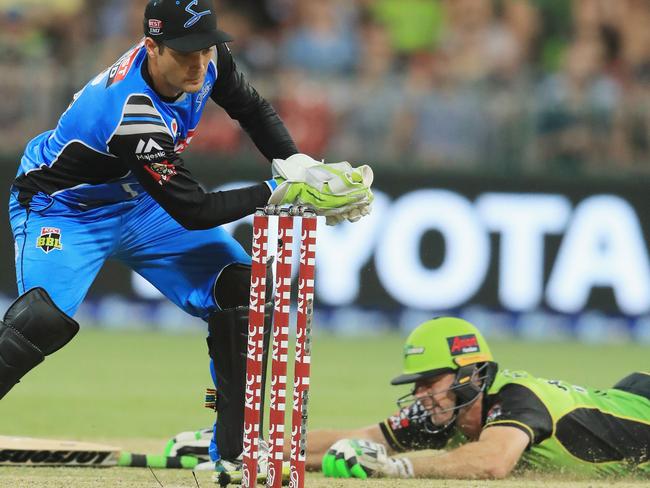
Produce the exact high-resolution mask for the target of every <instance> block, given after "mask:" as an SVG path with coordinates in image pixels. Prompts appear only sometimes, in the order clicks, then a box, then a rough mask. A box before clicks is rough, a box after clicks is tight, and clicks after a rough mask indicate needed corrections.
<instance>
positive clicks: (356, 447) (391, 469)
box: [322, 439, 413, 479]
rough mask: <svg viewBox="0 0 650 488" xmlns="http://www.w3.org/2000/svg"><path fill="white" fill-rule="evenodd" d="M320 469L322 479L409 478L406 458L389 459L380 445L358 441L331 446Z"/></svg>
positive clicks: (410, 469)
mask: <svg viewBox="0 0 650 488" xmlns="http://www.w3.org/2000/svg"><path fill="white" fill-rule="evenodd" d="M322 466H323V475H325V476H326V477H329V478H361V479H366V478H367V477H368V476H373V475H375V476H387V477H390V478H413V464H412V463H411V461H409V460H408V459H407V458H394V457H390V456H389V455H388V454H387V453H386V447H385V446H384V445H383V444H379V443H377V442H372V441H364V440H358V439H342V440H340V441H337V442H335V443H334V444H333V445H332V447H330V448H329V450H328V451H327V454H325V456H324V457H323V463H322Z"/></svg>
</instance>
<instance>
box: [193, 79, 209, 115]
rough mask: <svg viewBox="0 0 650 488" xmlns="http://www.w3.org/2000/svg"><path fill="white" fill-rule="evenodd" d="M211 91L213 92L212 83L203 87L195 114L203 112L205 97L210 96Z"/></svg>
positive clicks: (198, 96) (197, 99)
mask: <svg viewBox="0 0 650 488" xmlns="http://www.w3.org/2000/svg"><path fill="white" fill-rule="evenodd" d="M211 91H212V83H210V82H208V83H206V84H205V85H203V88H201V92H200V93H199V94H198V95H197V97H196V110H195V112H198V111H199V110H201V107H202V106H203V100H205V96H206V95H208V94H209V93H210V92H211Z"/></svg>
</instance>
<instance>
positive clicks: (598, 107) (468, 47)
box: [0, 0, 650, 175]
mask: <svg viewBox="0 0 650 488" xmlns="http://www.w3.org/2000/svg"><path fill="white" fill-rule="evenodd" d="M216 3H217V6H218V10H219V12H220V17H219V19H220V20H219V22H220V27H221V28H223V29H224V30H226V31H227V32H229V33H230V34H232V35H233V36H234V38H235V41H234V42H233V43H232V44H231V49H232V51H233V54H234V56H235V59H236V60H237V62H238V66H239V68H240V69H241V70H242V71H244V72H245V73H246V74H247V75H248V77H249V78H250V79H251V81H252V83H253V84H254V85H255V86H256V87H257V88H258V91H260V92H261V93H262V94H263V95H264V96H266V97H267V98H268V99H269V100H271V101H272V103H273V104H274V105H275V107H276V108H277V110H278V111H279V113H280V114H281V116H282V118H283V119H284V121H285V122H286V124H287V125H288V127H289V128H290V130H291V132H292V134H293V136H294V137H295V139H296V142H297V143H298V146H299V148H300V149H301V150H302V151H303V152H306V153H309V154H311V155H313V156H315V157H318V158H326V159H328V160H331V161H333V160H341V159H346V160H350V161H354V162H369V163H372V164H373V165H375V166H382V165H387V166H390V165H392V166H395V167H399V168H408V167H412V168H436V169H442V170H447V169H448V170H450V171H456V170H459V171H463V170H465V171H472V172H494V173H499V174H513V173H522V174H529V173H539V172H550V173H553V174H567V175H572V174H614V175H620V174H638V173H644V172H646V171H647V168H650V165H649V164H648V161H647V160H648V158H649V157H650V0H217V2H216ZM145 4H146V0H0V73H1V75H0V90H1V92H2V98H3V103H2V104H1V105H0V153H3V154H14V155H16V154H20V152H21V149H22V146H23V145H24V143H25V142H26V140H27V139H29V138H30V137H32V136H33V135H35V134H36V133H38V132H39V131H42V130H45V129H47V128H51V127H52V125H53V124H54V123H55V121H56V118H57V116H58V115H59V113H60V112H61V111H62V110H63V109H65V107H66V105H67V104H68V103H69V101H70V98H71V95H72V94H73V93H74V92H75V91H77V90H78V89H79V88H81V87H82V86H83V84H84V83H85V82H86V81H87V80H88V79H90V78H91V77H92V76H93V75H94V74H96V73H98V72H99V71H101V70H102V69H103V68H104V67H106V66H108V65H110V64H112V63H113V62H114V61H115V60H116V59H117V58H118V57H119V56H120V54H121V53H122V52H124V51H126V50H127V49H128V48H129V47H130V46H131V45H132V44H134V43H135V42H137V41H138V40H139V38H140V37H141V35H142V21H141V19H142V12H143V10H144V5H145ZM192 146H193V151H192V152H193V153H199V152H201V153H210V154H215V153H216V154H219V155H222V156H223V157H228V158H239V159H242V160H253V161H257V160H259V158H260V156H258V155H256V153H255V151H254V150H253V149H252V148H251V145H250V143H249V142H248V141H247V139H246V137H245V136H243V135H242V133H241V132H240V131H239V129H238V128H237V126H236V125H235V124H233V122H232V121H230V119H229V118H228V117H227V116H226V115H225V114H224V113H223V112H222V111H220V110H217V109H216V108H215V109H213V110H210V111H208V112H207V113H206V116H205V118H204V120H203V121H202V123H201V125H200V126H199V131H198V136H197V137H196V138H195V140H194V142H193V144H192Z"/></svg>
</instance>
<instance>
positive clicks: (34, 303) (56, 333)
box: [0, 288, 79, 398]
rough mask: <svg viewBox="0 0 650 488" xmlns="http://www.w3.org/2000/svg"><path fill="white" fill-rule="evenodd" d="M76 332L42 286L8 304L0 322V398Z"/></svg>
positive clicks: (75, 324)
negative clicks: (7, 308)
mask: <svg viewBox="0 0 650 488" xmlns="http://www.w3.org/2000/svg"><path fill="white" fill-rule="evenodd" d="M78 331H79V324H77V322H75V321H74V320H73V319H71V318H70V317H68V316H67V315H66V314H65V313H63V312H62V311H61V310H60V309H59V308H58V307H57V306H56V305H55V304H54V302H53V301H52V299H51V298H50V296H49V295H48V294H47V292H46V291H45V290H44V289H42V288H33V289H31V290H29V291H28V292H27V293H25V294H23V295H21V296H20V297H18V299H17V300H16V301H15V302H14V303H13V304H12V305H11V306H10V307H9V310H7V313H5V316H4V319H3V320H2V321H1V322H0V398H2V397H3V396H5V395H6V394H7V392H8V391H9V390H10V389H11V388H12V387H13V386H14V385H15V384H16V383H18V381H20V378H22V377H23V376H24V375H25V374H26V373H27V372H28V371H29V370H31V369H32V368H33V367H34V366H36V365H38V364H39V363H41V362H42V361H43V360H44V359H45V356H47V355H49V354H52V353H53V352H55V351H58V350H59V349H60V348H62V347H63V346H64V345H66V344H67V343H68V342H70V340H71V339H72V338H73V337H74V336H75V334H76V333H77V332H78Z"/></svg>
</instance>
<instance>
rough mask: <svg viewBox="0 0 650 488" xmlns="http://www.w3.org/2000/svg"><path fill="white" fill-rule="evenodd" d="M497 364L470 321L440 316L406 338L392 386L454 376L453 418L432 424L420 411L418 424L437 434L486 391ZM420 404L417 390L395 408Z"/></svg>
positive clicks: (449, 425)
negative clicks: (445, 375)
mask: <svg viewBox="0 0 650 488" xmlns="http://www.w3.org/2000/svg"><path fill="white" fill-rule="evenodd" d="M497 369H498V366H497V363H496V362H495V361H494V357H493V356H492V353H491V352H490V348H489V346H488V344H487V342H486V341H485V339H484V338H483V335H482V334H481V333H480V332H479V330H478V329H477V328H476V327H474V326H473V325H472V324H470V323H469V322H467V321H465V320H462V319H459V318H454V317H439V318H436V319H434V320H429V321H427V322H424V323H423V324H420V325H419V326H418V327H417V328H416V329H415V330H414V331H413V332H412V333H411V334H410V335H409V336H408V338H407V339H406V343H405V345H404V368H403V372H402V374H401V375H400V376H398V377H396V378H394V379H393V380H392V381H391V383H392V384H393V385H403V384H408V383H416V382H418V381H420V380H423V379H426V378H431V377H434V376H438V375H440V374H443V373H453V374H454V375H455V377H454V382H453V383H452V385H451V386H450V388H449V390H451V391H453V392H454V394H455V395H456V404H455V406H454V407H452V408H450V409H449V410H450V411H452V412H453V416H452V418H451V419H450V420H449V422H447V423H446V424H444V425H433V424H432V423H431V420H430V418H429V417H430V416H429V413H427V412H426V411H423V412H422V415H421V418H420V419H419V420H420V421H423V422H425V429H426V430H428V431H430V432H432V433H437V432H440V431H442V430H445V429H447V428H451V426H452V425H453V424H454V423H455V420H456V417H457V415H458V411H459V410H460V409H461V408H463V407H466V406H468V405H470V404H472V403H473V402H474V401H475V400H476V399H477V398H478V397H479V395H480V393H482V392H484V391H487V389H488V388H489V387H490V385H491V384H492V382H493V381H494V378H495V376H496V373H497ZM414 403H416V404H420V405H421V397H419V396H418V394H417V390H416V388H414V389H413V391H412V392H411V393H409V394H407V395H404V396H402V397H400V398H399V399H398V400H397V405H398V406H399V407H400V408H403V407H404V406H406V405H411V404H414Z"/></svg>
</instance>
